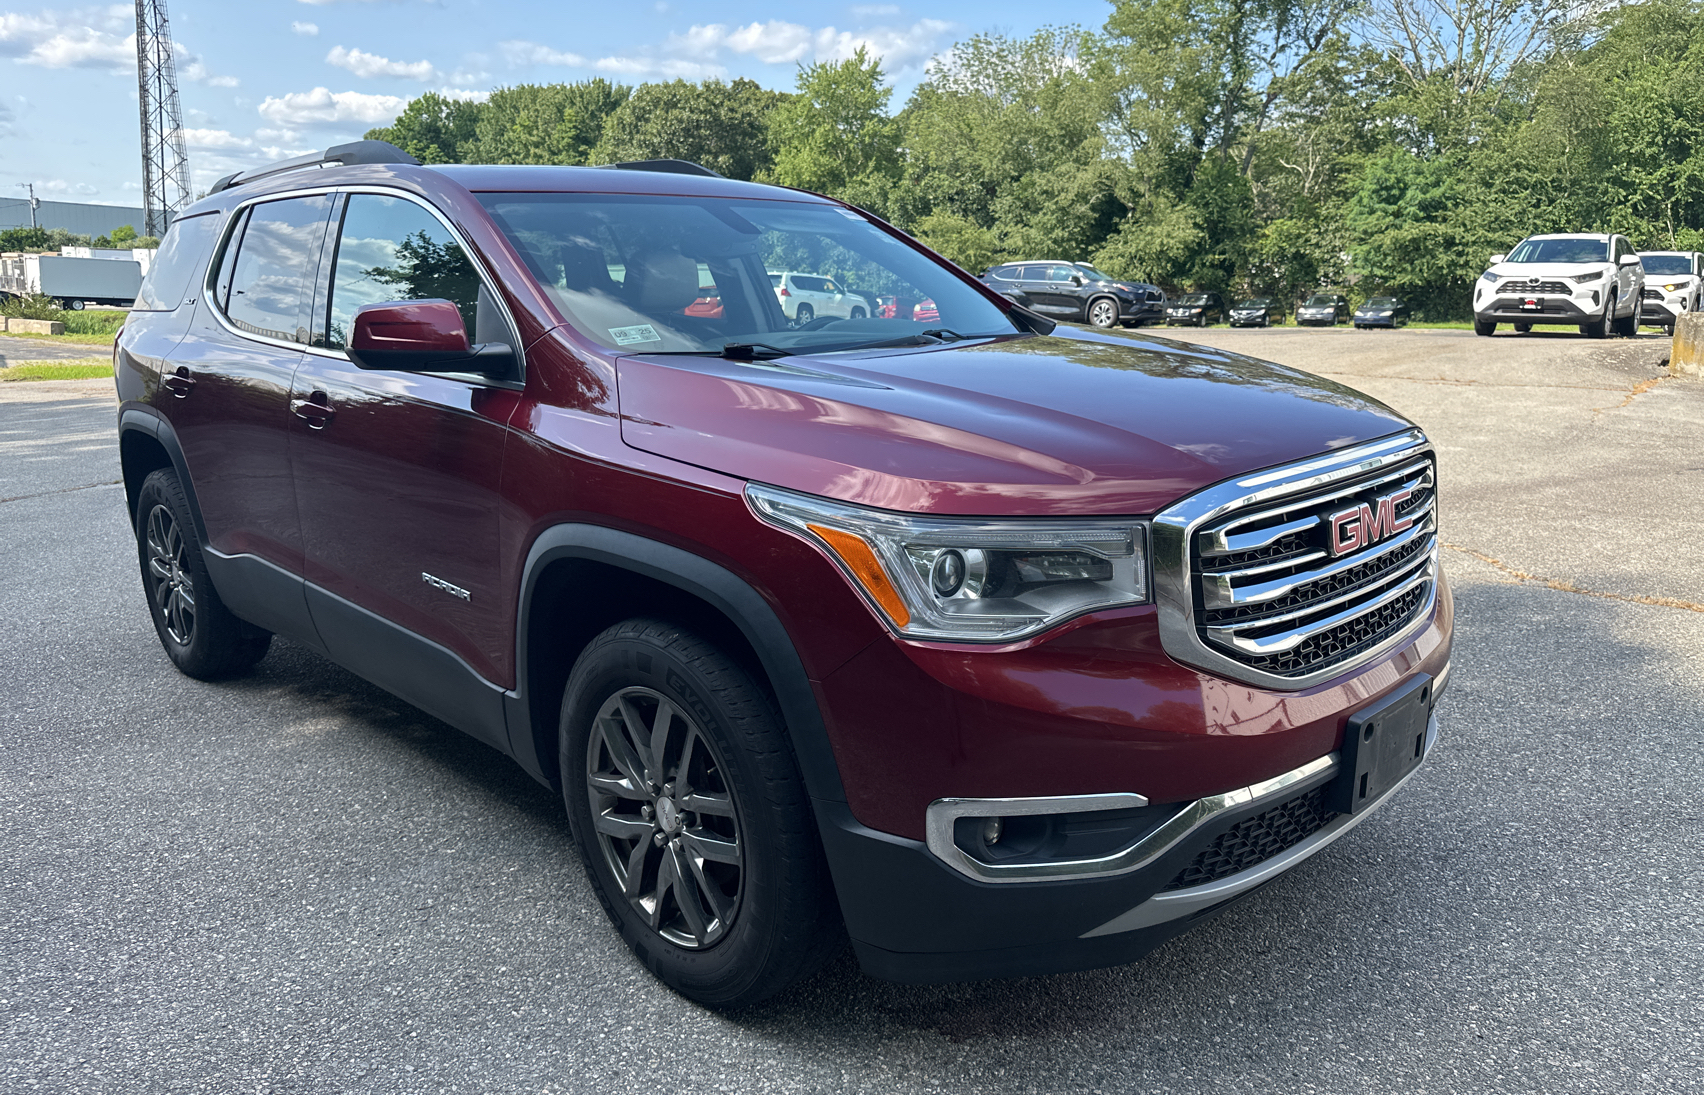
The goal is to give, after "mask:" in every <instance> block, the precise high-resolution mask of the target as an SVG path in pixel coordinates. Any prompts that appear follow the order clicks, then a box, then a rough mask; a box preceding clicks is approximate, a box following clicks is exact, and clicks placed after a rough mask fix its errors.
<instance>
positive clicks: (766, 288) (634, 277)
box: [478, 194, 1017, 353]
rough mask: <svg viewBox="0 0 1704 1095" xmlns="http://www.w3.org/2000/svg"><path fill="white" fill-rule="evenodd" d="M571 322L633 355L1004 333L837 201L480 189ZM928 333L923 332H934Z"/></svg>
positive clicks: (989, 309)
mask: <svg viewBox="0 0 1704 1095" xmlns="http://www.w3.org/2000/svg"><path fill="white" fill-rule="evenodd" d="M478 197H479V200H480V203H481V204H482V205H484V206H485V208H486V210H487V211H489V212H490V214H491V216H492V219H493V220H495V221H496V222H497V225H498V227H499V228H501V229H502V231H503V234H504V235H506V236H507V237H508V238H509V242H511V243H512V244H514V246H515V249H516V250H517V251H519V252H520V254H521V257H522V258H523V259H524V260H525V261H526V263H527V266H528V268H529V269H530V270H531V272H532V274H533V276H534V277H535V278H537V279H538V282H539V284H540V285H541V286H543V288H544V290H545V291H546V292H547V293H549V294H550V296H551V297H552V299H553V300H554V301H555V303H556V305H557V307H558V308H560V309H561V311H562V313H563V315H564V316H566V317H567V319H568V322H569V323H571V324H573V326H574V328H575V329H576V330H577V331H579V332H580V333H581V334H583V335H585V336H586V337H587V338H590V339H591V340H592V341H594V342H596V343H598V344H599V345H602V346H605V347H607V348H609V349H613V350H625V351H627V352H630V353H720V352H721V351H722V348H723V347H724V346H727V345H729V344H746V345H749V344H751V343H759V344H761V345H763V346H767V347H773V348H776V349H780V350H785V351H789V352H797V353H810V352H813V351H815V352H824V351H830V350H843V349H851V348H855V347H857V346H864V345H869V344H871V343H878V342H885V341H888V340H892V339H897V338H906V337H914V336H918V335H920V334H922V332H923V331H924V330H936V329H941V328H945V329H946V330H948V331H950V332H952V333H955V334H958V335H963V336H985V335H1009V334H1013V333H1015V332H1016V331H1017V328H1016V327H1015V326H1014V325H1013V323H1012V321H1011V320H1009V319H1007V318H1006V315H1005V313H1004V312H1002V311H1001V310H1000V309H999V308H998V307H996V306H995V305H994V304H993V303H992V302H991V301H989V300H988V298H986V297H984V296H983V295H982V294H981V293H980V292H978V291H977V290H975V289H972V288H971V287H970V286H969V285H966V284H965V283H964V282H963V281H960V280H959V279H958V278H956V277H954V276H953V275H952V274H951V273H949V272H948V271H946V270H945V269H943V268H941V267H940V266H937V265H936V264H935V263H934V262H931V261H930V260H929V259H928V258H927V257H925V256H924V255H922V254H919V253H918V252H917V251H915V250H913V249H912V248H910V247H908V246H906V245H905V244H903V243H901V242H900V241H899V240H896V239H894V238H893V237H892V236H889V235H888V234H887V233H885V232H883V231H881V230H880V229H878V228H876V227H875V226H874V225H873V224H871V223H870V222H869V221H867V220H865V219H864V218H863V217H861V216H859V215H858V214H856V213H853V212H851V211H850V210H846V209H841V208H839V207H838V206H832V205H819V204H815V203H807V202H795V201H771V200H766V199H725V198H679V197H660V196H650V195H626V194H620V195H617V194H480V195H478ZM925 325H926V326H925Z"/></svg>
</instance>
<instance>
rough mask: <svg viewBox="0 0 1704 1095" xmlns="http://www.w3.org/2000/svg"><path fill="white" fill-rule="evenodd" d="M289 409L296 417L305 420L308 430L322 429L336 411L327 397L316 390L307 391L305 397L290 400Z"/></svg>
mask: <svg viewBox="0 0 1704 1095" xmlns="http://www.w3.org/2000/svg"><path fill="white" fill-rule="evenodd" d="M290 410H292V411H294V412H295V414H296V417H297V418H300V419H301V420H302V421H304V422H306V423H307V424H308V429H310V430H323V429H325V428H326V427H327V426H329V425H331V420H332V419H333V418H335V417H337V412H336V411H335V410H333V409H332V407H331V406H330V401H329V397H327V395H326V394H325V393H324V392H318V391H316V392H309V393H308V398H306V399H295V400H291V402H290Z"/></svg>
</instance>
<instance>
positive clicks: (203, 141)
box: [183, 129, 254, 148]
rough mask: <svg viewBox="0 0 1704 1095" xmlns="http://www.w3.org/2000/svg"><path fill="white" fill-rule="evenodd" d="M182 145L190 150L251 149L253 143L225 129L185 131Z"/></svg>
mask: <svg viewBox="0 0 1704 1095" xmlns="http://www.w3.org/2000/svg"><path fill="white" fill-rule="evenodd" d="M183 143H184V144H186V145H188V146H189V147H190V148H253V147H254V142H253V141H251V140H249V139H248V138H247V137H239V136H237V135H236V134H234V133H232V132H231V131H229V130H226V129H185V130H184V131H183Z"/></svg>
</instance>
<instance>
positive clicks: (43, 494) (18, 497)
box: [0, 479, 124, 506]
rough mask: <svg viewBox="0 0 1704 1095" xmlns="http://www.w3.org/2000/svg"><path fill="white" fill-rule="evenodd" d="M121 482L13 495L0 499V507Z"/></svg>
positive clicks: (112, 485)
mask: <svg viewBox="0 0 1704 1095" xmlns="http://www.w3.org/2000/svg"><path fill="white" fill-rule="evenodd" d="M122 482H124V480H122V479H109V480H107V481H106V482H104V483H84V484H83V485H82V486H80V487H61V488H59V489H58V490H44V491H38V492H36V493H35V494H15V495H13V496H12V497H10V498H0V506H3V505H5V504H6V503H7V502H27V501H29V500H30V499H31V498H46V497H48V496H49V495H53V494H71V493H72V492H74V491H80V490H94V489H95V488H96V487H116V486H118V485H119V484H120V483H122Z"/></svg>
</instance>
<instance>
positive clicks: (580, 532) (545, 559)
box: [508, 524, 846, 803]
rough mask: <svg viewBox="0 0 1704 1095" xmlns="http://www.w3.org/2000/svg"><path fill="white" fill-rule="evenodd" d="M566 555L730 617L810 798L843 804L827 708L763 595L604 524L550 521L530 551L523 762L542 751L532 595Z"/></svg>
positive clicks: (519, 659)
mask: <svg viewBox="0 0 1704 1095" xmlns="http://www.w3.org/2000/svg"><path fill="white" fill-rule="evenodd" d="M563 559H579V560H585V561H588V562H595V563H601V564H603V565H606V566H610V567H614V568H616V569H618V570H626V571H631V572H633V573H635V574H638V575H640V576H642V577H645V578H649V579H651V580H653V581H656V582H659V583H662V584H664V585H669V586H673V587H675V588H676V589H679V590H681V591H683V592H685V593H690V594H692V595H693V596H695V597H697V598H699V599H700V600H702V601H704V602H705V603H707V604H709V605H710V606H712V607H713V608H715V609H716V610H717V611H719V612H721V613H722V614H723V615H724V616H726V617H727V618H728V619H729V620H730V621H732V622H733V624H734V626H736V627H738V628H739V629H740V632H741V633H742V634H743V635H744V636H745V639H746V641H747V642H748V643H750V644H751V647H752V649H753V650H754V651H756V653H757V657H758V659H759V660H760V661H761V663H762V665H763V669H764V672H765V673H766V674H767V675H768V677H769V682H770V685H771V686H772V687H773V688H774V690H775V700H776V703H777V704H778V705H779V706H780V708H781V716H782V718H783V719H784V720H785V722H786V725H787V734H788V737H789V738H790V739H791V741H792V744H793V754H794V756H795V757H796V758H797V759H798V763H799V771H800V774H801V775H802V776H803V777H804V780H805V788H806V790H807V791H808V792H809V793H810V796H811V797H812V798H813V799H819V800H822V799H826V800H830V801H835V802H842V803H843V802H845V801H846V790H845V786H844V784H843V783H842V782H841V779H840V766H839V765H838V764H837V763H836V761H835V759H834V750H833V748H832V747H831V746H830V745H829V741H828V730H827V728H826V726H825V725H824V723H823V718H822V710H821V708H819V707H818V706H817V700H816V693H815V692H814V691H813V690H812V688H811V682H810V678H809V676H808V675H807V674H806V672H805V666H804V662H803V661H802V660H801V659H800V658H799V652H798V649H797V648H796V647H795V646H794V645H793V639H792V636H791V635H789V634H788V632H787V629H786V627H785V626H783V625H782V623H781V619H780V617H778V616H777V615H776V614H775V610H774V609H773V608H771V607H770V604H769V602H768V601H767V600H765V599H764V597H763V595H762V594H760V593H759V592H758V591H757V590H756V589H754V588H752V586H751V585H750V584H749V583H748V582H746V581H745V579H743V578H741V577H740V576H739V575H737V574H735V573H734V572H733V571H731V570H728V569H727V568H726V567H723V566H720V565H718V564H716V563H713V562H711V561H710V560H708V559H706V558H704V557H703V556H701V555H695V554H693V553H692V552H690V551H686V550H683V549H681V548H678V547H675V546H673V545H672V544H665V543H662V542H660V541H657V540H653V539H650V538H648V537H645V536H639V535H636V534H634V533H631V532H623V531H621V530H619V529H613V528H609V527H607V526H604V525H591V524H560V525H553V526H551V527H550V528H547V529H545V530H544V531H543V532H541V533H540V534H539V536H538V538H537V539H536V540H534V541H533V545H532V549H531V550H530V551H529V552H528V553H527V559H526V563H525V567H524V569H523V570H522V572H521V582H520V605H519V612H518V613H517V616H516V622H515V667H516V672H517V676H516V683H517V684H518V685H519V687H518V688H517V690H516V692H515V693H513V694H512V695H510V696H509V698H508V711H509V748H510V752H511V754H512V755H513V756H514V757H515V758H516V759H517V760H519V761H520V762H521V764H522V765H523V766H524V767H529V768H530V767H531V766H532V764H533V763H534V760H533V758H536V757H537V756H538V749H537V742H536V740H535V735H534V732H533V725H532V716H531V709H532V708H531V700H530V698H529V697H528V695H527V671H528V667H529V666H530V664H531V663H530V661H529V660H528V650H527V645H528V636H529V634H530V633H531V619H530V617H531V614H532V606H533V603H534V600H535V596H534V594H535V592H536V585H537V582H538V578H539V576H540V575H541V574H542V573H543V572H544V570H545V568H546V567H548V566H549V565H550V564H552V563H554V562H557V561H560V560H563ZM538 763H542V761H540V762H538ZM534 774H535V775H542V774H543V773H537V772H535V773H534Z"/></svg>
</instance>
